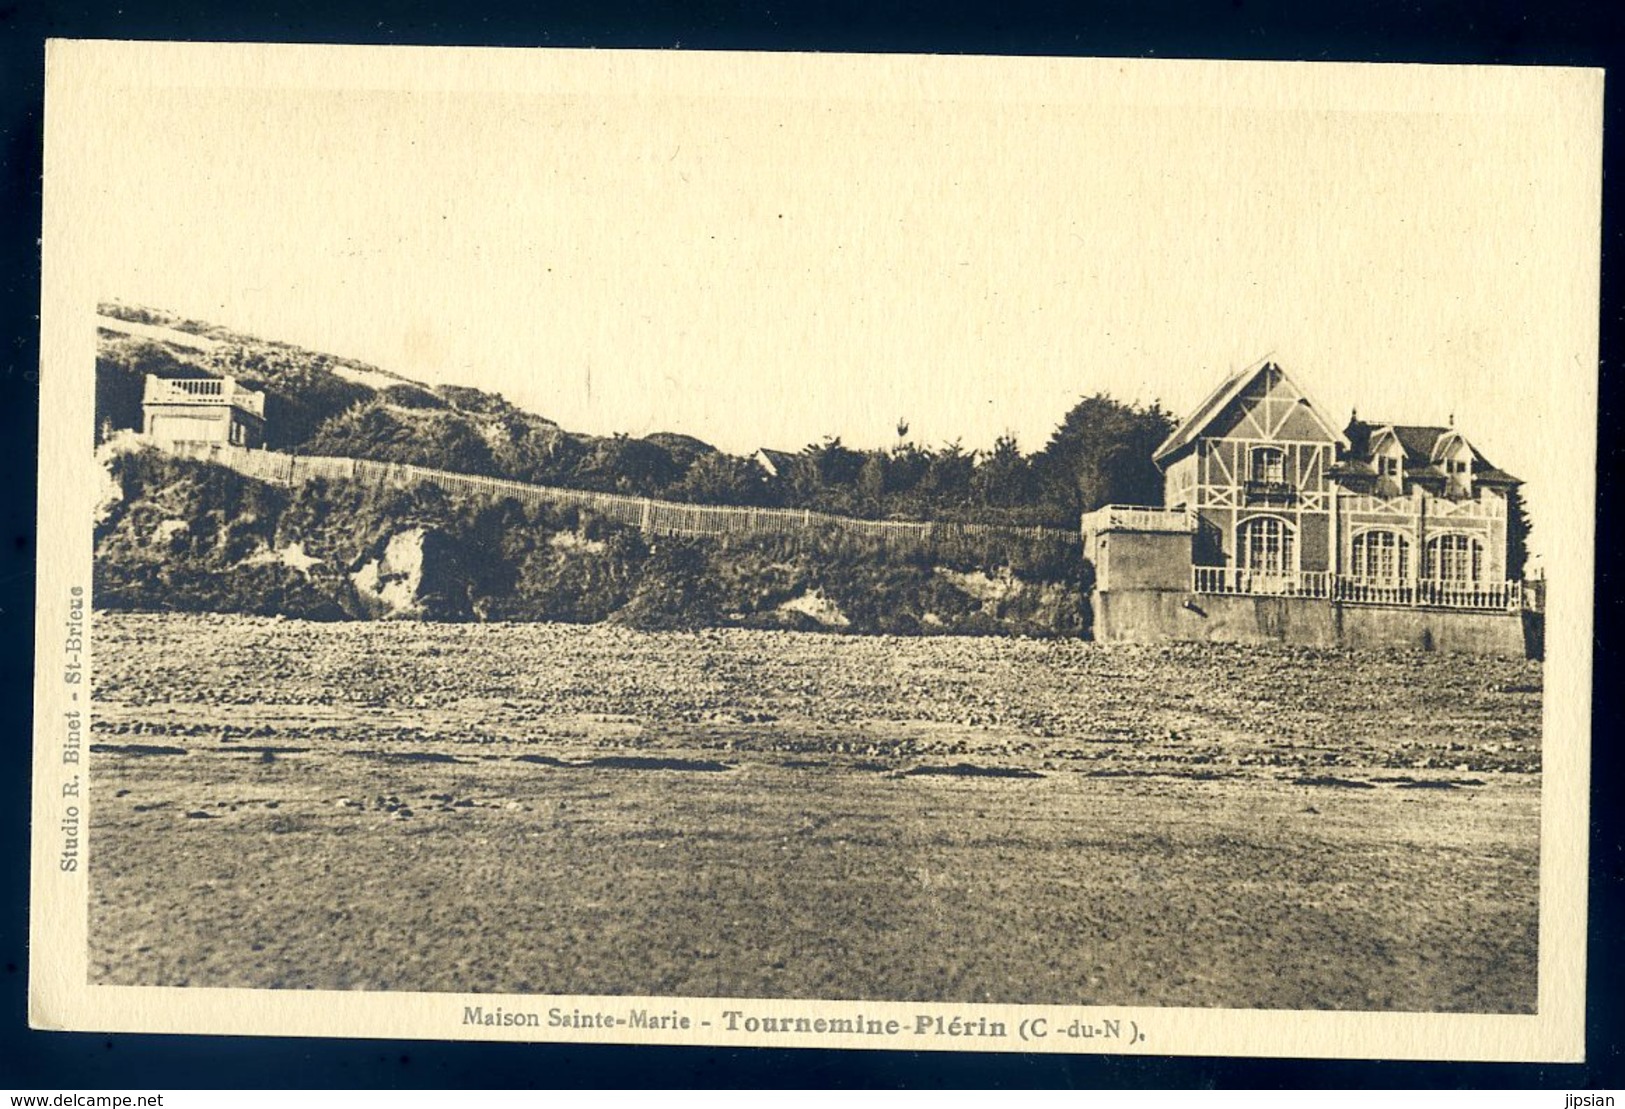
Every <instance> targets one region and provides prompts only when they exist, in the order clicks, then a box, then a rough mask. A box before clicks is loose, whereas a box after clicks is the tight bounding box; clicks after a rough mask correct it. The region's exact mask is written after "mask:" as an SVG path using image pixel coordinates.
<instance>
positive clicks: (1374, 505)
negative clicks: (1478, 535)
mask: <svg viewBox="0 0 1625 1109" xmlns="http://www.w3.org/2000/svg"><path fill="white" fill-rule="evenodd" d="M1337 504H1338V507H1339V509H1340V510H1341V511H1343V512H1344V513H1363V514H1369V515H1377V516H1382V515H1390V516H1391V515H1405V516H1411V515H1415V514H1416V512H1417V507H1418V505H1417V501H1416V500H1414V499H1413V498H1411V497H1383V496H1378V495H1375V494H1371V493H1347V492H1345V493H1342V494H1340V495H1339V496H1338V498H1337ZM1421 509H1422V512H1423V513H1425V514H1426V515H1427V516H1429V517H1432V518H1443V517H1452V518H1455V519H1461V520H1498V519H1500V518H1501V517H1503V516H1505V515H1506V502H1505V501H1503V500H1500V499H1498V498H1495V497H1491V498H1489V499H1488V500H1479V499H1476V498H1464V499H1452V498H1449V497H1438V496H1432V495H1426V496H1424V497H1423V498H1422V499H1421Z"/></svg>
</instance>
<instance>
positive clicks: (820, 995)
mask: <svg viewBox="0 0 1625 1109" xmlns="http://www.w3.org/2000/svg"><path fill="white" fill-rule="evenodd" d="M1600 112H1601V79H1600V74H1599V73H1597V72H1596V71H1581V70H1556V69H1538V68H1527V69H1523V70H1493V69H1484V68H1472V67H1419V66H1393V67H1389V66H1371V65H1312V64H1269V63H1224V62H1155V61H1151V62H1147V61H1132V62H1131V61H1121V60H1100V61H1092V60H1088V59H1066V60H1061V59H1033V58H1028V59H1014V58H968V57H961V58H947V57H909V56H886V57H881V56H814V55H765V54H692V53H682V52H624V53H622V52H614V51H602V52H598V51H581V52H577V51H552V50H451V49H427V48H425V49H406V48H399V49H397V48H347V47H274V46H255V47H248V46H222V45H207V44H190V45H187V44H162V43H145V44H128V43H126V44H116V43H60V42H59V43H54V44H52V49H51V51H50V53H49V55H48V64H47V113H48V119H47V129H46V180H45V190H46V193H45V195H46V201H45V236H46V238H45V259H46V261H45V279H44V286H45V295H46V305H45V312H44V314H43V316H42V327H43V335H44V346H45V354H46V358H45V363H44V367H43V370H42V390H43V400H42V450H41V483H42V490H43V491H45V492H47V493H48V494H50V500H51V501H52V504H51V505H50V507H49V509H45V508H42V512H45V513H47V517H48V518H42V523H41V551H42V555H41V587H40V588H41V593H40V624H41V628H42V629H48V630H42V634H41V636H40V640H39V643H40V646H39V651H40V666H39V673H40V677H39V683H40V694H39V696H40V704H41V711H40V713H39V715H38V720H39V723H38V725H37V727H38V734H37V736H36V765H37V768H38V769H37V777H36V787H37V792H36V810H35V827H36V840H35V845H34V852H35V854H34V863H33V866H34V885H35V890H36V904H35V909H34V912H35V918H34V919H35V942H36V944H38V943H40V942H41V939H42V932H43V931H46V930H48V931H49V932H50V941H49V943H50V946H49V947H48V948H46V949H45V950H47V951H49V952H51V953H52V954H51V958H52V959H53V962H52V964H51V966H52V969H51V972H50V973H48V974H47V973H42V971H41V970H40V969H39V968H38V967H37V966H36V969H35V970H34V972H33V973H34V977H33V989H34V995H33V1000H34V1013H35V1022H36V1024H44V1025H46V1026H56V1027H79V1028H102V1027H121V1028H130V1029H134V1030H146V1031H262V1032H277V1033H295V1034H301V1033H307V1032H308V1033H310V1034H323V1035H345V1034H350V1035H382V1034H388V1035H406V1036H429V1037H436V1038H479V1037H482V1036H484V1037H505V1038H531V1039H553V1040H559V1039H562V1040H570V1039H585V1040H599V1041H611V1042H647V1041H653V1042H674V1043H734V1044H760V1043H772V1044H776V1045H780V1046H821V1045H827V1046H871V1047H891V1048H896V1047H907V1048H910V1049H914V1050H993V1051H1016V1050H1048V1051H1124V1052H1132V1051H1142V1052H1143V1051H1156V1052H1162V1053H1167V1052H1175V1051H1178V1052H1194V1053H1203V1052H1207V1051H1212V1052H1231V1053H1257V1054H1266V1053H1267V1054H1277V1055H1299V1054H1309V1055H1359V1054H1367V1053H1371V1052H1374V1051H1378V1050H1382V1051H1386V1052H1387V1053H1389V1054H1390V1055H1404V1054H1412V1055H1420V1056H1424V1057H1426V1056H1430V1055H1432V1056H1436V1057H1463V1058H1572V1057H1577V1055H1578V1053H1579V1051H1580V1048H1581V1039H1580V1031H1581V1027H1580V1025H1581V1014H1582V1012H1583V974H1584V964H1585V957H1586V952H1585V942H1584V938H1585V900H1584V892H1585V891H1584V867H1585V842H1584V831H1585V798H1586V788H1587V777H1586V759H1587V751H1588V745H1589V716H1588V711H1589V708H1588V706H1589V695H1590V681H1591V675H1590V644H1589V640H1590V627H1591V624H1590V621H1591V605H1592V600H1591V598H1592V587H1593V583H1592V564H1591V545H1592V535H1593V531H1592V529H1593V517H1592V503H1593V498H1594V492H1595V464H1596V413H1597V401H1596V388H1597V350H1596V344H1597V336H1596V320H1597V308H1598V293H1597V279H1598V277H1597V263H1598V249H1599V234H1598V218H1599V195H1598V194H1599V188H1600V133H1601V124H1600V118H1601V115H1600ZM42 504H43V502H42ZM51 552H60V560H59V561H57V562H56V563H55V565H56V567H57V569H56V570H54V571H52V572H51V573H47V572H46V570H45V563H46V556H47V554H49V553H51ZM47 710H49V711H47ZM205 1013H208V1014H212V1015H210V1016H207V1017H205V1016H204V1015H203V1014H205ZM1486 1018H1489V1019H1486ZM1452 1053H1454V1055H1453V1054H1452Z"/></svg>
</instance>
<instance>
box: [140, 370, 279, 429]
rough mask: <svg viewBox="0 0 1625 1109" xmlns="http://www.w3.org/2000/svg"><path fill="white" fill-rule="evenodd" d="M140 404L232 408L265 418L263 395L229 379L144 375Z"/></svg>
mask: <svg viewBox="0 0 1625 1109" xmlns="http://www.w3.org/2000/svg"><path fill="white" fill-rule="evenodd" d="M141 403H142V404H211V405H212V404H219V405H234V406H236V407H237V408H241V409H243V410H245V411H247V412H252V413H253V414H254V415H256V416H259V417H260V418H261V419H263V418H264V417H265V394H264V393H259V392H255V391H254V390H252V389H245V388H243V387H242V386H241V385H239V384H238V383H237V379H236V378H233V377H158V376H156V375H153V374H148V375H147V380H146V384H145V385H144V387H143V388H142V391H141Z"/></svg>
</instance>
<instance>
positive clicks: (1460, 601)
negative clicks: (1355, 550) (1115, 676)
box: [1191, 566, 1524, 612]
mask: <svg viewBox="0 0 1625 1109" xmlns="http://www.w3.org/2000/svg"><path fill="white" fill-rule="evenodd" d="M1191 591H1192V592H1194V593H1207V594H1216V595H1220V596H1225V595H1235V596H1254V597H1308V598H1312V599H1316V600H1327V601H1341V602H1343V603H1345V604H1357V605H1406V606H1412V607H1417V608H1453V609H1473V610H1478V611H1482V612H1517V611H1520V610H1521V609H1522V608H1523V607H1524V603H1523V583H1521V582H1515V581H1497V582H1457V581H1397V580H1390V579H1378V578H1360V577H1351V576H1346V575H1343V574H1331V573H1328V572H1326V571H1324V570H1282V571H1272V570H1250V569H1244V568H1241V567H1235V566H1193V567H1191Z"/></svg>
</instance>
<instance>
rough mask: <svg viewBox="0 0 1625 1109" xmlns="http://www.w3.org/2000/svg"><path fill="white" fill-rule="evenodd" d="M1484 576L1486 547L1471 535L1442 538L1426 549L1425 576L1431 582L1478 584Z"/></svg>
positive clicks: (1423, 569) (1435, 538) (1424, 556)
mask: <svg viewBox="0 0 1625 1109" xmlns="http://www.w3.org/2000/svg"><path fill="white" fill-rule="evenodd" d="M1483 574H1484V544H1482V543H1480V542H1479V541H1478V540H1476V539H1474V538H1473V537H1472V536H1470V535H1439V536H1435V537H1434V538H1432V539H1429V540H1428V545H1427V547H1426V548H1424V550H1423V561H1422V576H1423V577H1424V578H1427V579H1428V580H1429V581H1449V582H1476V581H1478V580H1480V579H1481V578H1482V577H1483Z"/></svg>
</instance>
